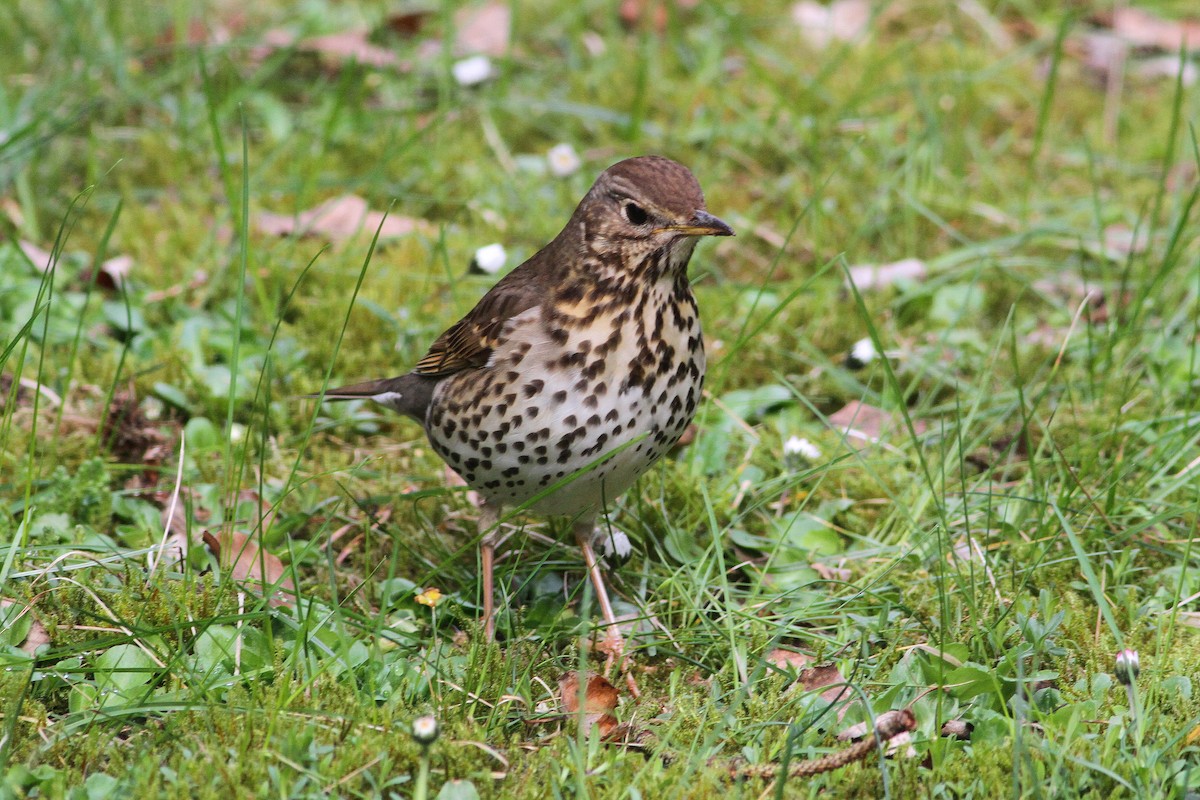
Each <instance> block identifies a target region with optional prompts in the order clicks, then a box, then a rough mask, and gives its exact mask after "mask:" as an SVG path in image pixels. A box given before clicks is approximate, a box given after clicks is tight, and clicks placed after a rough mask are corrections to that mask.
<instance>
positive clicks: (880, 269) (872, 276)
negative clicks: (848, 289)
mask: <svg viewBox="0 0 1200 800" xmlns="http://www.w3.org/2000/svg"><path fill="white" fill-rule="evenodd" d="M928 274H929V270H928V269H927V268H926V266H925V262H924V261H922V260H921V259H919V258H905V259H901V260H900V261H895V262H893V263H891V264H858V265H856V266H853V267H850V275H849V277H848V278H847V284H850V283H853V284H854V285H855V286H856V287H858V290H859V291H860V292H867V291H870V290H872V289H884V288H887V287H888V286H892V285H895V284H897V283H902V282H907V283H920V282H921V281H923V280H925V276H926V275H928Z"/></svg>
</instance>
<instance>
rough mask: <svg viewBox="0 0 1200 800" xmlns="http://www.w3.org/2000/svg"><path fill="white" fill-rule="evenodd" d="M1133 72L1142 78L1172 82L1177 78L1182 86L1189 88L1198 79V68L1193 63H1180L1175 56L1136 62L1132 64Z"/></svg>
mask: <svg viewBox="0 0 1200 800" xmlns="http://www.w3.org/2000/svg"><path fill="white" fill-rule="evenodd" d="M1134 70H1136V71H1137V74H1138V76H1139V77H1142V78H1151V79H1158V78H1166V79H1168V80H1172V81H1173V80H1175V79H1176V78H1178V79H1179V82H1180V83H1182V84H1183V85H1184V86H1191V85H1192V84H1194V83H1195V82H1196V78H1198V77H1200V68H1197V67H1196V65H1195V63H1193V62H1191V61H1183V62H1180V60H1179V59H1178V58H1176V57H1175V56H1157V57H1155V58H1147V59H1145V60H1144V61H1138V62H1137V63H1136V64H1134Z"/></svg>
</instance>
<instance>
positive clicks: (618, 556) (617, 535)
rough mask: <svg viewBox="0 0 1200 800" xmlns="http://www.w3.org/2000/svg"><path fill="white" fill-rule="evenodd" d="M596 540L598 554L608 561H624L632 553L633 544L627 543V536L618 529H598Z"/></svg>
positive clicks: (607, 527) (609, 527)
mask: <svg viewBox="0 0 1200 800" xmlns="http://www.w3.org/2000/svg"><path fill="white" fill-rule="evenodd" d="M596 539H597V541H596V544H597V545H598V546H599V547H600V552H601V553H602V554H603V555H604V557H605V558H606V559H608V560H609V561H613V560H617V561H624V560H625V559H626V558H629V554H630V553H632V552H633V542H631V541H629V536H628V534H626V533H625V531H623V530H621V529H620V528H613V527H611V526H604V527H602V528H599V529H597V531H596Z"/></svg>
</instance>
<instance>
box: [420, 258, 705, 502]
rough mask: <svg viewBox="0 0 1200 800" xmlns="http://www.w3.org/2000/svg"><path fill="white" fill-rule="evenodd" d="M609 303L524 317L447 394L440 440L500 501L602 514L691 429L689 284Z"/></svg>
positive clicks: (593, 300) (579, 303)
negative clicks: (483, 361) (601, 510)
mask: <svg viewBox="0 0 1200 800" xmlns="http://www.w3.org/2000/svg"><path fill="white" fill-rule="evenodd" d="M623 288H624V287H623ZM611 300H612V301H611V302H606V298H603V297H595V296H594V295H587V296H585V297H584V299H582V300H578V299H577V300H573V301H572V302H571V303H568V304H551V303H547V304H546V305H544V306H539V307H538V308H537V309H532V310H531V311H529V312H526V313H525V314H523V315H521V316H519V317H516V318H514V319H513V320H512V321H510V323H509V325H508V326H506V328H505V331H504V334H503V336H502V339H503V341H502V342H501V343H500V344H499V345H498V346H497V347H496V348H495V350H494V351H493V354H492V358H491V359H490V361H489V364H488V366H487V367H485V368H483V369H479V370H469V371H465V372H463V373H460V374H458V375H454V376H451V377H449V378H447V379H446V380H445V381H443V383H442V384H441V385H440V386H439V387H438V390H437V394H436V396H435V397H434V401H433V402H432V403H431V405H430V411H429V414H428V415H427V417H426V431H427V432H428V434H429V438H430V441H431V442H432V444H433V446H434V448H435V449H437V451H438V452H439V454H441V455H442V457H443V458H445V459H446V460H447V462H448V463H449V464H450V465H451V466H452V467H453V468H454V469H455V470H457V471H458V472H459V473H460V474H461V475H462V476H463V478H464V479H465V480H466V481H467V483H469V484H470V485H471V486H473V487H474V488H475V489H476V490H478V491H480V492H482V493H483V494H484V495H485V496H487V497H488V498H489V499H490V500H492V501H493V502H495V503H498V504H501V505H510V506H511V505H515V504H520V503H524V502H526V501H528V500H530V499H531V498H535V497H537V498H538V499H536V500H535V501H534V502H533V504H532V507H533V508H534V509H535V510H537V511H540V512H542V513H548V514H575V513H586V512H587V511H588V510H590V509H598V508H599V507H601V506H603V505H606V504H607V503H608V502H610V501H611V500H613V499H615V498H616V496H617V495H619V494H620V493H621V492H623V491H624V490H625V489H626V488H628V486H629V485H630V484H631V483H632V482H633V481H634V480H635V479H636V478H637V477H638V476H639V475H640V474H641V473H642V472H644V471H645V470H646V468H648V467H649V466H650V465H651V464H652V463H654V461H656V460H657V459H658V458H660V457H661V456H662V455H663V454H664V453H665V452H666V451H667V450H668V449H669V448H670V447H671V446H673V445H674V444H675V442H676V441H677V440H678V439H679V436H680V435H681V434H682V433H683V431H684V429H685V428H686V427H687V425H688V424H689V423H690V422H691V419H692V417H693V416H694V414H695V411H696V407H697V405H698V403H699V401H700V391H701V387H702V385H703V380H704V369H705V359H704V344H703V339H702V336H701V333H700V319H699V314H698V313H697V309H696V303H695V300H694V298H693V297H692V294H691V292H690V290H689V289H688V287H687V285H686V283H685V282H682V281H666V280H664V281H661V282H659V283H657V284H654V285H652V286H649V287H646V288H644V289H640V290H634V291H630V292H628V293H627V294H626V295H625V296H622V297H619V298H611ZM589 467H590V469H588V468H589ZM580 470H587V471H586V472H583V473H581V474H577V473H579V472H580ZM572 476H574V477H572ZM560 482H566V483H565V484H564V485H563V486H561V487H560V488H558V489H556V490H554V491H553V492H552V493H550V494H549V495H547V496H545V497H538V495H539V494H540V493H543V492H546V490H548V489H550V487H553V486H555V485H556V484H559V483H560Z"/></svg>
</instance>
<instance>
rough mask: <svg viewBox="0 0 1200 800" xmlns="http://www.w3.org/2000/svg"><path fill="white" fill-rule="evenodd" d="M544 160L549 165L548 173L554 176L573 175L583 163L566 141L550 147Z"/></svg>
mask: <svg viewBox="0 0 1200 800" xmlns="http://www.w3.org/2000/svg"><path fill="white" fill-rule="evenodd" d="M546 162H547V163H548V164H549V165H550V174H552V175H553V176H554V177H556V178H565V177H567V176H568V175H574V174H575V172H576V171H577V170H578V169H579V167H580V165H582V164H583V162H582V161H581V160H580V159H579V154H578V153H576V152H575V148H574V147H571V145H569V144H567V143H566V142H563V143H562V144H556V145H554V147H551V148H550V152H548V153H546Z"/></svg>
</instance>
